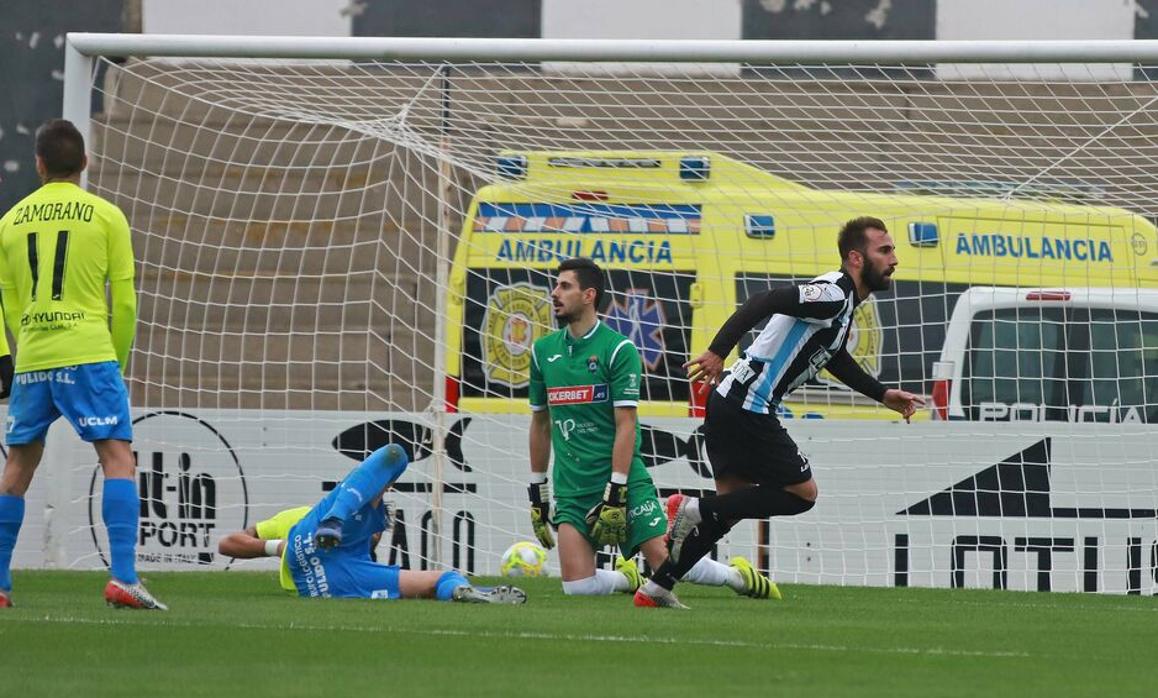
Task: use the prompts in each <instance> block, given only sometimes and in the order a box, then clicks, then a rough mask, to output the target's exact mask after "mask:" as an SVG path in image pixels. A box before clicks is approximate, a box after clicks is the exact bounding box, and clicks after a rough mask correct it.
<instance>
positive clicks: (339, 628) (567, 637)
mask: <svg viewBox="0 0 1158 698" xmlns="http://www.w3.org/2000/svg"><path fill="white" fill-rule="evenodd" d="M6 622H7V623H62V624H69V625H133V626H141V625H149V626H153V627H158V628H218V627H230V628H242V629H245V630H283V631H284V630H303V631H307V632H361V633H376V634H382V633H393V634H395V635H428V636H453V637H468V638H484V639H502V640H551V641H572V642H615V643H630V644H645V643H654V644H663V645H696V646H703V647H736V648H741V649H758V650H801V651H806V652H834V653H844V654H849V653H852V654H855V653H864V654H901V655H916V656H921V655H925V656H930V657H991V658H998V659H1011V658H1012V659H1024V658H1027V657H1030V656H1032V655H1030V654H1029V653H1027V652H1011V651H980V650H956V649H948V648H945V647H853V646H849V645H817V644H800V643H790V642H773V643H764V642H745V641H743V640H701V639H696V638H674V637H649V636H647V635H574V634H569V633H538V632H492V631H473V630H454V629H447V628H429V629H414V628H391V627H385V628H383V627H364V626H348V625H313V624H299V623H294V622H291V623H289V624H288V625H273V624H268V623H236V624H224V623H188V622H181V623H170V622H160V623H138V622H130V621H124V620H119V619H113V618H76V617H72V616H42V617H40V618H6V619H4V620H3V621H0V629H2V628H3V627H4V623H6Z"/></svg>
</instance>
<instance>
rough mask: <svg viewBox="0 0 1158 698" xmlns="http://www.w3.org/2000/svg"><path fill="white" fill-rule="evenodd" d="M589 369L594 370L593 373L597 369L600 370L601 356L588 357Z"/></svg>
mask: <svg viewBox="0 0 1158 698" xmlns="http://www.w3.org/2000/svg"><path fill="white" fill-rule="evenodd" d="M587 370H588V371H590V372H592V373H595V372H596V371H598V370H599V357H598V356H588V357H587Z"/></svg>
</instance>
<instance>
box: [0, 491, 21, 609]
mask: <svg viewBox="0 0 1158 698" xmlns="http://www.w3.org/2000/svg"><path fill="white" fill-rule="evenodd" d="M23 521H24V497H14V496H12V495H10V494H0V591H12V570H11V567H12V549H13V548H15V547H16V536H17V535H18V534H19V533H20V524H21V523H22V522H23Z"/></svg>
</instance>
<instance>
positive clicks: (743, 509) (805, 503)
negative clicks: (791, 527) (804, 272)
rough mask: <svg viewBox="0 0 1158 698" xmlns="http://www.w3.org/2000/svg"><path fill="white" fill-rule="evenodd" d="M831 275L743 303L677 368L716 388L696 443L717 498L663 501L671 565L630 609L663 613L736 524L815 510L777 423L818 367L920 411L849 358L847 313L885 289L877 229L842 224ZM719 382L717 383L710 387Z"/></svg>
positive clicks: (889, 260)
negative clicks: (740, 345)
mask: <svg viewBox="0 0 1158 698" xmlns="http://www.w3.org/2000/svg"><path fill="white" fill-rule="evenodd" d="M837 246H838V248H839V250H840V257H841V267H840V270H839V271H834V272H829V273H827V274H822V275H821V276H818V277H816V278H815V279H813V280H812V281H810V282H808V283H806V284H803V285H801V286H779V287H777V288H773V289H771V290H768V291H765V292H763V293H759V294H757V295H754V296H752V297H750V298H749V299H748V300H747V302H746V303H744V305H743V306H742V307H741V308H740V309H739V310H737V311H736V312H735V313H733V315H732V317H730V318H728V321H727V322H725V323H724V326H723V327H721V328H720V331H719V332H717V333H716V337H715V339H713V340H712V344H711V346H710V347H709V348H708V350H707V351H705V352H704V353H703V354H701V355H700V356H698V357H696V358H695V359H693V360H691V361H689V362H688V363H687V364H685V367H686V368H691V374H690V376H689V378H690V380H691V381H692V382H695V381H697V380H700V379H702V380H703V381H704V382H705V383H706V384H707V385H708V386H716V387H715V389H714V390H713V391H712V392H711V394H710V395H709V396H708V404H707V414H706V415H705V418H704V438H705V442H706V446H707V452H708V459H709V460H710V461H711V463H712V468H713V470H714V471H715V479H716V491H717V493H718V494H716V495H713V496H709V497H702V498H698V499H697V498H695V497H683V498H681V499H680V500H679V501H677V502H675V503H674V504H675V506H672V503H671V502H669V508H670V510H674V516H673V521H672V527H671V528H672V530H671V536H670V541H669V543H668V547H669V551H670V557H669V558H668V561H667V563H666V564H664V565H663V566H662V567H660V568H659V569H658V570H656V573H655V575H653V576H652V579H651V580H650V581H648V583H647V585H646V586H644V587H643V588H641V589H640V590H639V592H638V593H637V594H636V605H640V606H651V605H656V602H659V605H665V604H664V603H663V600H664V599H667V598H668V597H670V596H671V590H672V588H673V587H674V586H675V584H676V581H677V580H679V578H680V575H681V573H682V572H683V570H686V569H690V568H691V567H692V565H694V564H696V561H697V560H698V559H700V557H702V556H703V555H704V554H705V553H707V552H708V551H709V550H711V548H712V546H713V545H714V544H715V543H716V541H718V540H719V539H720V538H722V537H723V536H724V534H725V533H727V532H728V530H729V529H730V528H731V527H732V526H733V525H734V524H735V523H736V522H737V521H739V520H740V519H762V518H766V517H769V516H791V515H794V514H802V513H804V512H806V511H808V510H809V509H811V508H812V507H813V506H814V505H815V504H816V496H817V489H816V483H815V482H814V481H813V479H812V469H811V467H810V466H809V463H808V459H807V458H805V457H804V455H803V454H801V453H800V449H799V448H797V446H796V444H795V442H793V441H792V437H790V436H789V435H788V432H787V431H785V429H784V427H783V426H781V425H780V422H779V420H777V419H776V406H777V405H779V404H780V401H781V400H782V399H783V398H784V396H785V395H787V394H788V393H790V392H792V391H793V390H794V389H796V388H797V387H799V386H800V385H802V384H803V383H804V382H805V381H807V380H809V379H811V378H813V377H814V376H815V375H816V374H817V373H819V372H820V370H821V369H822V368H828V370H829V371H830V372H831V373H832V374H833V375H834V376H836V377H837V378H839V379H840V380H841V381H842V382H844V383H845V385H847V386H849V387H850V388H852V389H854V390H856V391H857V392H860V393H862V394H864V395H867V396H868V397H871V398H872V399H874V400H876V401H878V402H882V403H884V404H885V405H886V406H888V407H889V408H890V409H893V410H896V411H897V412H899V413H900V414H901V416H903V417H904V418H905V421H908V420H909V417H911V416H912V415H913V413H914V412H915V411H916V409H917V407H918V406H921V405H924V404H925V403H924V400H922V399H921V398H920V397H918V396H916V395H914V394H912V393H909V392H905V391H904V390H898V389H895V388H893V389H888V390H886V389H885V387H884V386H883V385H881V384H880V382H878V381H877V380H876V379H875V378H873V377H872V376H870V375H869V374H867V373H865V371H864V369H862V368H861V367H860V365H859V364H857V362H856V360H855V359H853V358H852V356H851V355H850V354H849V353H848V349H847V344H848V333H849V329H850V328H851V326H852V315H853V311H854V310H855V309H856V306H857V305H858V304H859V303H861V302H862V301H864V299H866V298H868V297H869V294H871V293H873V292H874V291H883V290H885V289H887V288H888V287H889V284H890V283H891V277H892V275H893V271H894V270H895V269H896V268H897V255H896V249H895V248H894V246H893V239H892V237H890V236H889V232H888V229H887V228H885V224H884V223H883V222H882V221H880V220H878V219H876V218H869V217H862V218H856V219H854V220H851V221H849V222H848V223H846V224H845V225H844V227H843V228H842V229H841V231H840V235H839V237H838V241H837ZM769 316H771V319H769V320H768V324H767V325H765V327H764V329H763V330H762V331H761V332H760V334H759V336H757V337H756V340H755V341H754V342H752V345H751V346H750V347H748V350H747V351H746V352H744V353H743V354H742V355H741V357H740V359H739V360H737V361H736V362H735V363H734V364H732V366H731V368H730V369H728V372H727V373H725V374H724V376H723V379H722V380H719V379H720V375H721V372H722V370H723V357H725V356H727V355H728V354H729V353H730V352H731V351H732V347H734V346H736V343H737V342H738V341H740V337H742V336H743V335H744V333H746V332H748V331H749V330H751V329H752V328H753V327H755V326H756V324H757V323H758V322H759V321H760V320H762V319H764V318H767V317H769ZM717 383H718V385H717Z"/></svg>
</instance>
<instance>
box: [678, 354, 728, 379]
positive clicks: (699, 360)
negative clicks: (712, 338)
mask: <svg viewBox="0 0 1158 698" xmlns="http://www.w3.org/2000/svg"><path fill="white" fill-rule="evenodd" d="M684 368H685V369H687V371H688V382H689V383H695V382H696V381H703V382H704V385H705V386H712V385H715V384H716V383H718V382H719V381H720V374H722V373H723V372H724V359H723V358H721V357H719V356H717V355H716V353H715V352H713V351H712V350H710V349H709V350H708V351H705V352H704V353H703V354H700V355H699V356H697V357H696V358H694V359H692V360H691V361H688V362H687V363H685V364H684Z"/></svg>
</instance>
